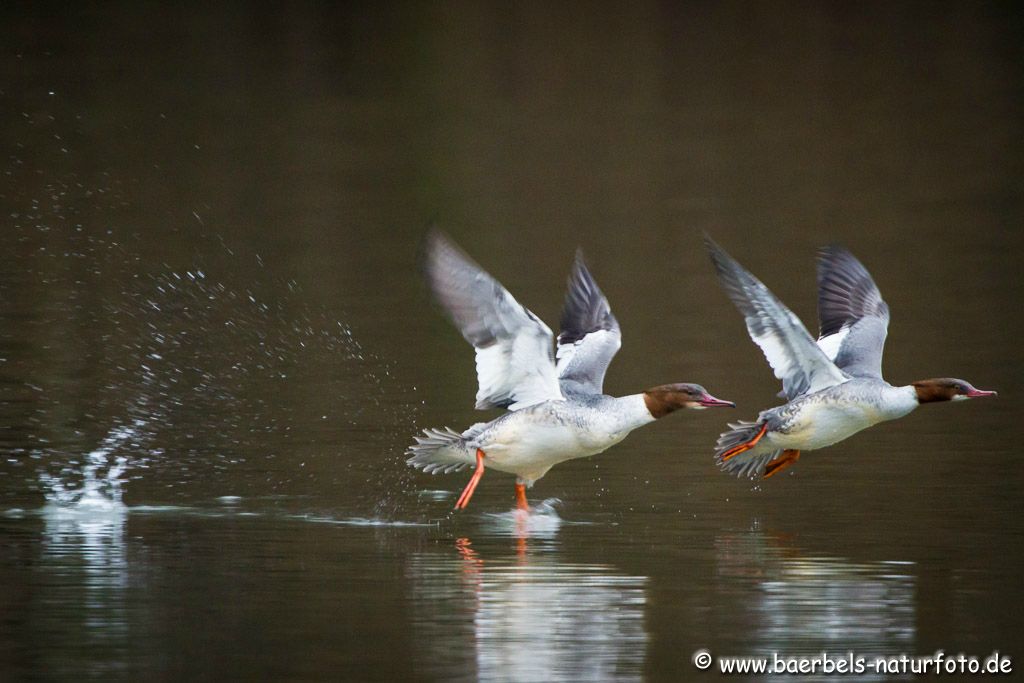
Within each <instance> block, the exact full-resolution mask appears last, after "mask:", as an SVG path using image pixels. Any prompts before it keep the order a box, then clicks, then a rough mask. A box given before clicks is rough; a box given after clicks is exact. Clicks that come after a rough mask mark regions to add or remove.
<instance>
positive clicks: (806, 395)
mask: <svg viewBox="0 0 1024 683" xmlns="http://www.w3.org/2000/svg"><path fill="white" fill-rule="evenodd" d="M704 241H705V244H706V246H707V248H708V251H709V252H710V253H711V261H712V263H714V265H715V269H716V270H717V271H718V278H719V280H720V281H721V283H722V286H723V287H724V289H725V291H726V293H727V294H728V295H729V298H731V299H732V301H733V303H735V304H736V307H737V308H738V309H739V310H740V313H742V314H743V317H744V319H745V320H746V323H747V332H748V333H749V334H750V338H751V339H753V340H754V343H756V344H757V345H758V346H760V347H761V351H763V352H764V355H765V357H766V358H767V359H768V364H769V365H771V366H772V369H773V370H774V371H775V376H776V377H777V378H779V379H781V380H782V393H781V394H779V395H780V396H782V397H784V398H786V399H787V401H788V403H786V404H785V405H781V406H778V407H776V408H771V409H768V410H764V411H762V412H761V414H760V415H758V416H757V420H755V421H754V422H745V421H741V422H738V423H735V424H730V425H729V426H730V427H731V428H732V429H731V431H728V432H725V433H723V434H722V435H721V436H720V437H719V438H718V444H717V447H716V449H715V459H716V461H717V462H718V464H719V466H720V467H721V468H722V469H723V470H725V471H727V472H730V473H735V474H736V475H737V476H749V477H751V478H754V477H756V476H757V475H758V474H761V475H762V476H763V477H764V478H768V477H773V476H775V475H776V474H778V473H779V472H781V471H783V470H784V469H786V468H787V467H789V466H791V465H792V464H793V463H795V462H796V461H797V460H798V459H799V458H800V451H810V450H815V449H818V448H825V447H826V446H831V445H832V444H834V443H838V442H839V441H842V440H843V439H846V438H848V437H850V436H852V435H854V434H856V433H857V432H859V431H861V430H862V429H867V428H868V427H871V426H872V425H875V424H878V423H879V422H884V421H886V420H895V419H896V418H898V417H903V416H904V415H906V414H908V413H910V412H911V411H912V410H914V409H915V408H917V406H919V405H920V404H922V403H932V402H935V401H957V400H963V399H968V398H979V397H982V396H995V395H996V392H994V391H983V390H981V389H975V388H974V387H973V386H971V385H970V384H969V383H967V382H965V381H963V380H961V379H952V378H941V379H925V380H920V381H918V382H913V383H911V384H908V385H907V386H902V387H895V386H893V385H891V384H889V383H888V382H886V381H885V380H884V379H882V347H883V345H884V344H885V336H886V333H887V331H888V327H889V307H888V306H887V305H886V303H885V302H884V301H883V300H882V294H881V292H879V291H878V287H877V286H876V285H875V283H874V281H873V280H872V279H871V275H870V274H869V273H868V271H867V269H866V268H865V267H864V266H863V265H862V264H861V262H860V261H858V260H857V259H856V258H855V257H854V256H853V254H851V253H850V252H849V251H847V250H846V249H844V248H843V247H840V246H835V245H833V246H829V247H824V248H823V249H821V250H820V251H819V253H818V318H819V320H820V323H821V333H820V335H819V337H818V341H817V343H815V341H814V339H812V338H811V335H810V334H809V333H808V332H807V328H805V327H804V325H803V323H801V322H800V319H799V318H797V317H796V315H794V313H793V312H792V311H790V310H789V309H788V308H786V306H785V304H783V303H782V302H781V301H779V299H778V298H776V297H775V295H774V294H772V293H771V292H770V291H769V290H768V288H767V287H765V286H764V284H762V283H761V281H760V280H758V279H757V278H756V277H754V276H753V275H751V274H750V273H749V272H748V271H747V270H746V269H744V268H743V266H741V265H740V264H739V263H737V262H736V261H735V260H734V259H733V258H732V257H731V256H729V255H728V254H727V253H726V252H725V251H724V250H723V249H722V248H721V247H719V246H718V245H717V244H715V243H714V242H713V241H712V240H711V238H710V237H708V236H707V235H705V236H704Z"/></svg>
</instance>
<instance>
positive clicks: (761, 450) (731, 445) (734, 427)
mask: <svg viewBox="0 0 1024 683" xmlns="http://www.w3.org/2000/svg"><path fill="white" fill-rule="evenodd" d="M729 427H731V429H730V430H729V431H727V432H722V434H721V436H719V437H718V443H717V444H716V445H715V463H717V464H718V466H719V467H720V468H721V469H722V471H724V472H728V473H729V474H735V475H736V476H737V477H749V478H750V479H754V478H756V477H757V476H759V475H761V474H763V473H764V466H765V465H766V464H767V463H768V462H769V461H770V460H773V459H775V458H777V457H778V455H779V453H780V451H777V450H770V449H769V448H768V447H767V444H764V445H762V442H761V438H762V437H763V436H764V432H765V429H766V425H765V424H764V423H763V422H746V421H744V420H740V421H739V422H730V423H729Z"/></svg>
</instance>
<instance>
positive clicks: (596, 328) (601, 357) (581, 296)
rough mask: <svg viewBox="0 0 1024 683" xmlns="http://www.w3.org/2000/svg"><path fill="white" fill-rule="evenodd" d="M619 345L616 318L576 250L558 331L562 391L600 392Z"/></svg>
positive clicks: (559, 374)
mask: <svg viewBox="0 0 1024 683" xmlns="http://www.w3.org/2000/svg"><path fill="white" fill-rule="evenodd" d="M621 346H622V333H621V331H620V330H619V321H618V320H616V319H615V316H614V315H612V309H611V306H609V305H608V299H607V298H606V297H605V295H604V294H603V293H602V292H601V290H600V288H598V286H597V282H595V281H594V277H593V276H592V275H591V274H590V271H589V270H587V264H586V263H585V262H584V261H583V252H582V251H577V252H576V260H575V261H574V262H573V266H572V274H571V275H570V276H569V291H568V293H567V294H566V297H565V307H564V308H562V330H561V332H560V333H559V334H558V351H557V354H558V377H559V380H560V381H561V385H562V391H563V392H565V393H575V394H600V393H601V391H602V389H601V387H602V385H603V384H604V374H605V372H606V371H607V370H608V365H609V364H610V363H611V362H612V358H613V357H615V354H616V353H618V351H619V347H621Z"/></svg>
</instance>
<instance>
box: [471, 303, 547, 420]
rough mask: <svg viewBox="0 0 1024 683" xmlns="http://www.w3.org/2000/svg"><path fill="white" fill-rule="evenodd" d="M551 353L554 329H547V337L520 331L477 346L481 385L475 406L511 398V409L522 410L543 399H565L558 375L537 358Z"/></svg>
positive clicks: (506, 400) (490, 404) (481, 406)
mask: <svg viewBox="0 0 1024 683" xmlns="http://www.w3.org/2000/svg"><path fill="white" fill-rule="evenodd" d="M540 324H541V325H544V323H540ZM544 327H545V329H547V326H546V325H544ZM550 354H551V330H547V336H546V337H545V336H538V335H530V334H519V335H517V336H515V337H512V338H511V339H509V340H504V341H500V342H498V343H496V344H492V345H491V346H488V347H485V348H478V349H477V350H476V376H477V381H478V382H479V386H480V388H479V390H478V391H477V393H476V402H477V403H476V407H477V408H478V409H481V410H483V409H486V408H489V407H492V406H494V405H502V404H504V403H506V402H509V401H510V402H509V403H508V405H507V407H508V409H509V410H519V409H520V408H525V407H526V406H531V405H534V404H537V403H543V402H544V401H562V400H564V399H565V397H564V396H562V390H561V388H560V387H559V384H558V377H557V375H556V374H555V373H554V372H552V371H549V370H548V368H546V367H544V366H542V365H540V364H538V362H537V359H538V358H544V357H545V356H547V357H549V358H550ZM548 365H550V361H549V362H548Z"/></svg>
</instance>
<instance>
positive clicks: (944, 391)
mask: <svg viewBox="0 0 1024 683" xmlns="http://www.w3.org/2000/svg"><path fill="white" fill-rule="evenodd" d="M911 386H912V387H914V391H916V392H917V402H918V403H935V402H936V401H962V400H965V399H968V398H982V397H983V396H995V395H996V392H994V391H985V390H984V389H975V388H974V387H973V386H971V384H970V382H965V381H963V380H962V379H954V378H952V377H940V378H938V379H922V380H920V381H917V382H914V383H913V384H911Z"/></svg>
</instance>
